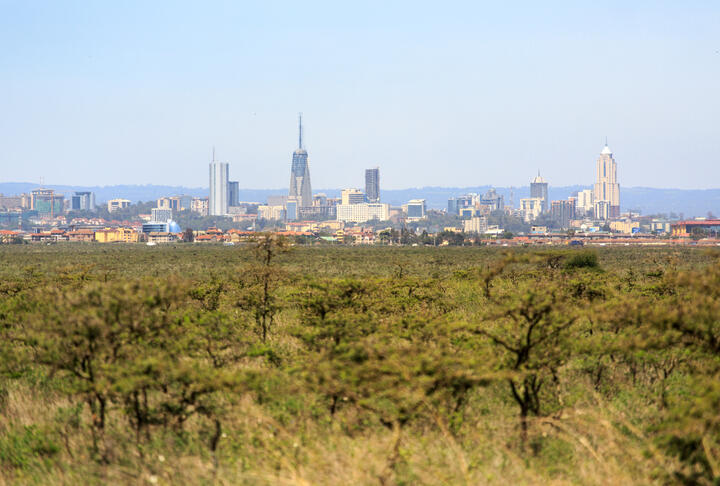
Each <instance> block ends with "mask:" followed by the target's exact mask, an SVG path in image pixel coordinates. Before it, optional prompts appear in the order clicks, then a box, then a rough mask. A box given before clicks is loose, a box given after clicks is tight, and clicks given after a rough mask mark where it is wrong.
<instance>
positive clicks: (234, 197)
mask: <svg viewBox="0 0 720 486" xmlns="http://www.w3.org/2000/svg"><path fill="white" fill-rule="evenodd" d="M239 193H240V189H239V182H238V181H230V182H228V206H237V205H238V203H239V202H240V197H239Z"/></svg>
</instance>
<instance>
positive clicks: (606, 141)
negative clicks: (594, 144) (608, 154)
mask: <svg viewBox="0 0 720 486" xmlns="http://www.w3.org/2000/svg"><path fill="white" fill-rule="evenodd" d="M605 146H606V147H607V135H605Z"/></svg>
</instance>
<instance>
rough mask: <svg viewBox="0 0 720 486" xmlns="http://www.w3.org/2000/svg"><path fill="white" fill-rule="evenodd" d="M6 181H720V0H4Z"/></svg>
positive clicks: (698, 184) (2, 175)
mask: <svg viewBox="0 0 720 486" xmlns="http://www.w3.org/2000/svg"><path fill="white" fill-rule="evenodd" d="M0 45H2V48H0V167H1V168H2V171H1V172H0V180H3V181H30V182H36V181H39V180H40V178H41V177H43V178H44V180H45V182H46V183H48V184H84V185H96V184H97V185H110V184H119V183H138V184H145V183H155V184H182V185H189V186H207V184H208V181H207V177H208V176H207V174H208V169H207V162H208V161H209V158H210V155H211V147H212V146H213V145H215V146H216V148H217V154H218V158H220V159H222V160H227V161H229V162H230V163H231V166H230V172H231V174H230V175H231V179H237V180H239V181H240V186H241V187H247V188H270V187H278V188H279V187H286V186H287V184H288V180H289V173H290V160H291V152H292V150H293V149H294V148H295V145H296V141H297V134H296V117H297V112H299V111H302V112H303V113H304V118H305V122H306V142H307V143H306V146H307V148H308V150H309V153H310V170H311V176H312V182H313V187H315V188H322V187H352V186H360V185H361V184H362V183H363V170H364V169H365V168H366V167H370V166H374V165H379V166H380V167H381V184H382V186H384V187H386V188H403V187H412V186H424V185H444V186H469V185H481V184H492V185H499V186H509V185H515V186H519V185H526V184H528V182H529V179H530V178H531V177H532V176H533V175H534V174H535V173H536V171H537V169H538V168H539V169H540V170H541V172H542V174H543V176H545V177H546V178H547V179H548V180H549V181H550V183H551V184H552V185H558V186H559V185H569V184H590V183H592V182H593V177H594V163H595V159H596V157H597V154H598V153H599V152H600V150H601V148H602V145H603V142H604V138H605V136H607V137H608V139H609V142H610V147H611V148H612V149H613V151H614V152H615V156H616V160H617V162H618V174H619V179H620V183H621V185H624V186H653V187H681V188H710V187H720V2H718V1H717V0H714V1H705V2H700V1H668V2H662V1H617V2H613V1H604V2H598V1H588V2H583V1H576V0H574V1H567V2H551V1H545V2H536V1H532V2H512V1H493V2H480V1H472V2H454V1H447V0H445V1H442V2H440V1H436V2H423V1H418V0H413V1H407V2H393V1H390V0H385V1H378V2H375V1H367V0H363V1H355V2H343V1H337V0H336V1H328V2H313V1H292V2H274V1H267V0H266V1H258V2H243V1H227V2H214V1H194V2H182V1H168V2H160V1H137V2H131V1H114V2H111V1H100V0H97V1H91V0H85V1H77V2H76V1H47V2H41V1H33V0H17V1H8V0H0Z"/></svg>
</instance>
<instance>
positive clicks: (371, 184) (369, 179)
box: [365, 167, 380, 202]
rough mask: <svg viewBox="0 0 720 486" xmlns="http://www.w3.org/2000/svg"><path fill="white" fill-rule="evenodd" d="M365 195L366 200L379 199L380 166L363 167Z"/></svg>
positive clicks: (373, 200)
mask: <svg viewBox="0 0 720 486" xmlns="http://www.w3.org/2000/svg"><path fill="white" fill-rule="evenodd" d="M365 195H366V196H367V200H368V202H378V201H380V168H379V167H373V168H372V169H365Z"/></svg>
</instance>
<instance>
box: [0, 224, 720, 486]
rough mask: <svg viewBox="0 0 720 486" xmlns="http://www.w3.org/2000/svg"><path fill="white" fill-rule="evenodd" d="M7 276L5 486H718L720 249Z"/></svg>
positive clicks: (286, 261) (223, 251) (72, 267)
mask: <svg viewBox="0 0 720 486" xmlns="http://www.w3.org/2000/svg"><path fill="white" fill-rule="evenodd" d="M0 258H1V259H2V262H3V265H2V266H1V267H0V276H1V277H2V281H1V282H0V360H1V361H0V362H1V363H2V365H1V366H0V413H1V415H0V478H1V479H2V480H1V481H0V483H2V482H5V483H16V482H17V483H36V484H69V483H82V484H88V483H89V484H93V483H95V484H106V483H117V484H155V483H157V484H193V483H201V484H212V483H218V484H485V483H491V484H492V483H508V482H509V483H513V484H515V483H517V484H538V483H557V484H568V483H578V484H628V483H636V484H718V482H719V481H720V412H719V411H720V260H719V259H718V255H717V254H713V253H702V252H700V251H697V250H693V249H657V248H653V249H638V248H618V249H600V250H598V251H595V250H544V251H537V250H531V249H514V250H512V251H506V250H503V249H492V248H303V247H297V248H295V247H292V246H291V245H289V244H288V243H287V242H286V241H284V240H282V239H278V238H277V237H276V236H274V235H269V234H268V235H263V236H261V237H260V238H259V239H258V240H257V241H256V242H254V243H252V244H248V245H245V246H242V247H231V248H228V247H221V246H207V247H200V246H195V245H177V246H167V247H154V248H144V247H138V246H122V245H120V246H109V247H97V246H92V245H64V246H57V247H39V246H29V247H27V246H25V247H21V248H14V247H3V248H0Z"/></svg>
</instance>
